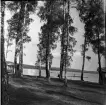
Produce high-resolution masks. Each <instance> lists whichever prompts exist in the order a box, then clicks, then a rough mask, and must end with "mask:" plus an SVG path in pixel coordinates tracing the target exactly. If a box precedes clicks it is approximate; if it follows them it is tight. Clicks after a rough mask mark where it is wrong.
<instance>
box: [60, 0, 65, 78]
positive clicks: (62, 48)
mask: <svg viewBox="0 0 106 105" xmlns="http://www.w3.org/2000/svg"><path fill="white" fill-rule="evenodd" d="M64 8H65V3H64V0H63V15H64V19H65V12H64ZM64 23H65V22H64ZM64 28H65V27H64V24H63V30H62V36H61V58H60V59H61V60H60V74H59V78H60V79H62V78H63V68H64V62H63V56H64Z"/></svg>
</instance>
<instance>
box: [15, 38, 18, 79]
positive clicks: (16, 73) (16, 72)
mask: <svg viewBox="0 0 106 105" xmlns="http://www.w3.org/2000/svg"><path fill="white" fill-rule="evenodd" d="M17 43H18V40H17V39H16V45H15V55H14V74H15V76H16V77H17V76H18V71H19V70H17Z"/></svg>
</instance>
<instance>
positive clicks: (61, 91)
mask: <svg viewBox="0 0 106 105" xmlns="http://www.w3.org/2000/svg"><path fill="white" fill-rule="evenodd" d="M8 94H9V96H10V101H9V105H105V99H104V98H105V96H106V89H105V87H104V86H100V85H98V84H94V83H85V82H81V81H72V80H71V81H68V87H64V86H63V82H62V81H59V79H54V78H52V79H51V81H50V82H48V81H47V80H46V79H45V78H43V77H42V78H35V77H31V76H24V77H23V78H12V77H10V79H9V90H8Z"/></svg>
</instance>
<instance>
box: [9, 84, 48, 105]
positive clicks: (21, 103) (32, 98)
mask: <svg viewBox="0 0 106 105" xmlns="http://www.w3.org/2000/svg"><path fill="white" fill-rule="evenodd" d="M8 94H9V97H10V101H9V105H30V104H31V103H33V102H37V103H42V102H46V101H48V100H49V97H44V96H43V93H42V94H39V93H37V92H36V93H33V92H32V91H31V90H30V89H27V88H15V87H13V86H12V85H9V91H8Z"/></svg>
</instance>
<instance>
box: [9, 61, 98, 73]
mask: <svg viewBox="0 0 106 105" xmlns="http://www.w3.org/2000/svg"><path fill="white" fill-rule="evenodd" d="M9 63H10V64H12V65H13V64H14V63H13V62H10V61H7V64H9ZM23 68H24V69H38V67H37V66H34V65H28V64H23ZM41 69H42V70H44V69H45V67H41ZM51 71H60V68H59V67H52V68H51ZM67 72H81V70H79V69H69V68H67ZM84 73H93V74H97V73H98V72H97V71H86V70H84Z"/></svg>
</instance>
